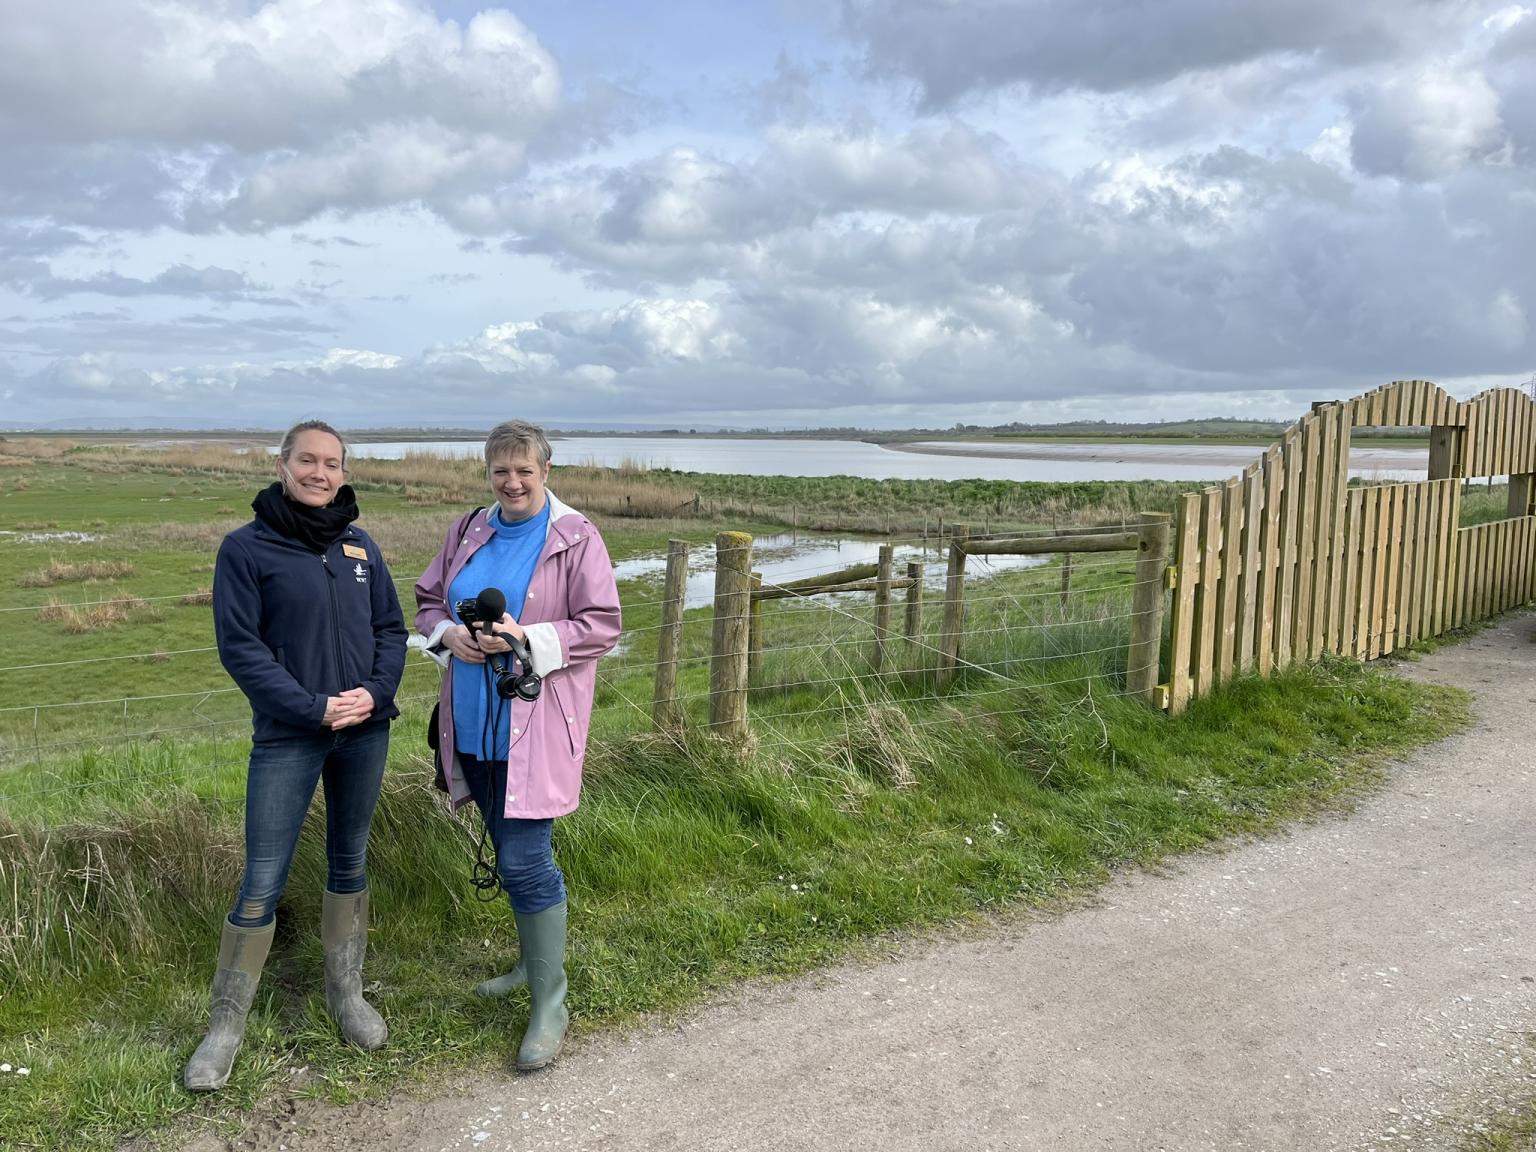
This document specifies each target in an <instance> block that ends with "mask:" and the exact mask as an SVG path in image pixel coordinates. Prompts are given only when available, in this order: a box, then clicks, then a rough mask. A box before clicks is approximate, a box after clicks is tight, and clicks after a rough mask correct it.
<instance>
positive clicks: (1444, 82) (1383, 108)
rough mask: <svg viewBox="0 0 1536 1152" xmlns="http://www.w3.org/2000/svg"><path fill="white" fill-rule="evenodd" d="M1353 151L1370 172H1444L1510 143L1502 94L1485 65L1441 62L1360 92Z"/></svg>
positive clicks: (1412, 175)
mask: <svg viewBox="0 0 1536 1152" xmlns="http://www.w3.org/2000/svg"><path fill="white" fill-rule="evenodd" d="M1355 104H1356V108H1355V116H1354V135H1353V138H1352V141H1351V154H1352V156H1353V158H1354V162H1355V166H1356V167H1357V168H1359V169H1360V170H1361V171H1362V172H1366V173H1370V174H1371V175H1377V176H1402V177H1405V178H1407V179H1410V180H1437V179H1440V178H1442V177H1445V176H1450V175H1452V174H1454V173H1455V172H1457V171H1459V170H1460V169H1461V168H1463V167H1465V166H1466V165H1468V164H1472V163H1479V162H1487V161H1490V160H1492V159H1494V158H1495V157H1496V156H1497V155H1498V154H1499V153H1500V152H1501V151H1502V150H1503V148H1504V146H1505V136H1504V129H1503V125H1502V123H1501V121H1500V114H1499V97H1498V94H1497V93H1495V92H1494V90H1493V87H1492V85H1490V84H1489V83H1488V80H1487V78H1486V77H1485V76H1483V75H1482V74H1481V73H1480V72H1478V71H1476V70H1472V69H1466V68H1464V67H1453V66H1451V65H1436V66H1432V67H1428V68H1425V69H1423V70H1421V71H1419V72H1418V73H1417V74H1414V75H1409V76H1401V77H1396V76H1395V77H1393V78H1391V79H1389V80H1387V81H1385V82H1384V83H1382V84H1380V85H1378V86H1377V87H1375V88H1374V89H1372V90H1370V91H1368V92H1363V93H1360V94H1359V95H1358V96H1357V97H1356V100H1355Z"/></svg>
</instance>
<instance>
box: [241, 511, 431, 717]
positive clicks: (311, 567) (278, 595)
mask: <svg viewBox="0 0 1536 1152" xmlns="http://www.w3.org/2000/svg"><path fill="white" fill-rule="evenodd" d="M213 631H214V636H215V638H216V640H217V642H218V646H219V661H220V663H222V664H223V665H224V669H225V671H227V672H228V673H229V674H230V676H231V677H232V678H233V679H234V681H235V683H236V684H237V685H239V687H240V690H241V691H242V692H244V693H245V695H246V697H247V698H248V699H249V700H250V702H251V723H252V728H253V737H254V739H255V740H257V741H258V742H259V741H263V740H275V739H282V738H283V737H291V736H299V735H314V734H315V733H316V732H320V731H323V730H324V725H322V724H321V720H322V719H323V718H324V716H325V706H326V698H327V697H329V696H336V695H340V694H341V693H342V692H345V691H347V690H348V689H351V688H358V687H362V688H366V689H368V692H369V694H370V695H372V697H373V715H372V716H371V717H369V719H368V720H367V721H366V723H370V724H371V723H380V722H385V721H389V720H392V719H394V718H395V717H396V716H398V715H400V710H399V709H398V708H396V707H395V692H396V690H397V689H398V688H399V687H400V677H401V674H402V673H403V672H404V671H405V617H404V615H403V614H402V613H401V611H400V600H399V598H398V597H397V596H396V595H395V585H394V581H393V580H391V579H390V575H389V569H388V568H387V567H385V565H384V557H383V556H382V555H380V553H379V549H378V545H376V544H375V543H374V542H373V541H372V540H371V539H370V538H369V537H368V535H367V533H365V532H363V531H362V530H361V529H359V528H357V527H356V526H355V525H352V526H349V527H348V528H347V530H346V531H345V532H343V533H342V534H341V536H340V537H338V538H337V539H336V540H335V541H334V542H333V543H332V544H331V546H330V547H329V548H328V549H326V551H325V554H324V555H317V554H316V553H314V552H313V551H311V550H310V549H309V548H306V547H305V546H304V545H302V544H300V543H298V542H297V541H296V540H292V539H290V538H288V537H287V536H284V535H282V534H281V533H279V532H276V531H274V530H273V529H272V528H271V527H270V526H268V525H267V524H264V523H263V522H261V521H260V520H253V521H251V522H250V523H249V524H245V525H242V526H241V527H239V528H236V529H235V530H234V531H233V532H231V533H230V534H229V535H228V536H226V537H224V542H223V543H222V544H220V545H219V556H218V560H217V562H216V563H215V565H214V570H213Z"/></svg>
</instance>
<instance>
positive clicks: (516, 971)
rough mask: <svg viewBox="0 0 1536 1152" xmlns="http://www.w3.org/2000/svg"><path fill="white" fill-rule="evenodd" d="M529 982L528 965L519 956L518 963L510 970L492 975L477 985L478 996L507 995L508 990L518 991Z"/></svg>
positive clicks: (476, 992) (476, 993)
mask: <svg viewBox="0 0 1536 1152" xmlns="http://www.w3.org/2000/svg"><path fill="white" fill-rule="evenodd" d="M526 983H528V965H527V964H526V963H525V962H524V960H523V958H522V957H521V956H519V957H518V958H517V964H516V965H515V966H514V967H513V968H512V970H511V971H510V972H506V973H503V974H502V975H500V976H492V977H491V978H490V979H489V980H482V981H480V983H478V984H476V985H475V995H476V996H487V997H489V996H505V995H506V994H507V993H508V992H516V991H517V990H518V989H519V988H521V987H522V986H523V985H524V984H526Z"/></svg>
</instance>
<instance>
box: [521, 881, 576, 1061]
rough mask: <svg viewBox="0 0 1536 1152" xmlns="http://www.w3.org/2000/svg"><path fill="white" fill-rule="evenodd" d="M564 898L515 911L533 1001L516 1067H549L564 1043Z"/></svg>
mask: <svg viewBox="0 0 1536 1152" xmlns="http://www.w3.org/2000/svg"><path fill="white" fill-rule="evenodd" d="M565 911H566V909H565V902H564V901H561V902H560V903H559V904H556V905H555V906H554V907H553V908H546V909H545V910H544V911H543V912H533V913H526V912H514V913H513V918H514V919H515V920H516V921H517V935H518V940H519V942H520V943H521V944H522V948H523V967H524V969H525V970H526V972H527V974H528V993H529V996H530V998H531V999H532V1001H533V1007H532V1010H531V1011H530V1013H529V1016H528V1031H527V1032H525V1033H524V1034H523V1042H522V1044H521V1046H520V1047H519V1048H518V1050H517V1070H518V1071H519V1072H536V1071H537V1070H538V1069H540V1068H544V1067H547V1066H548V1065H549V1064H552V1063H553V1062H554V1059H555V1057H556V1056H558V1055H560V1049H561V1048H563V1047H565V1032H566V1028H567V1027H568V1026H569V1024H570V1013H569V1012H567V1011H566V1008H565Z"/></svg>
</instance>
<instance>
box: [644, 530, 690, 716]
mask: <svg viewBox="0 0 1536 1152" xmlns="http://www.w3.org/2000/svg"><path fill="white" fill-rule="evenodd" d="M687 591H688V541H686V540H668V541H667V575H666V583H665V584H664V585H663V587H662V593H661V633H660V635H659V636H658V637H657V640H656V690H655V693H654V695H653V699H652V702H651V723H652V726H653V727H655V728H657V729H658V730H660V729H671V728H680V727H682V724H683V709H682V705H681V702H680V701H679V700H678V698H677V661H678V656H679V654H680V653H681V652H682V648H683V601H684V597H685V595H686V593H687Z"/></svg>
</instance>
